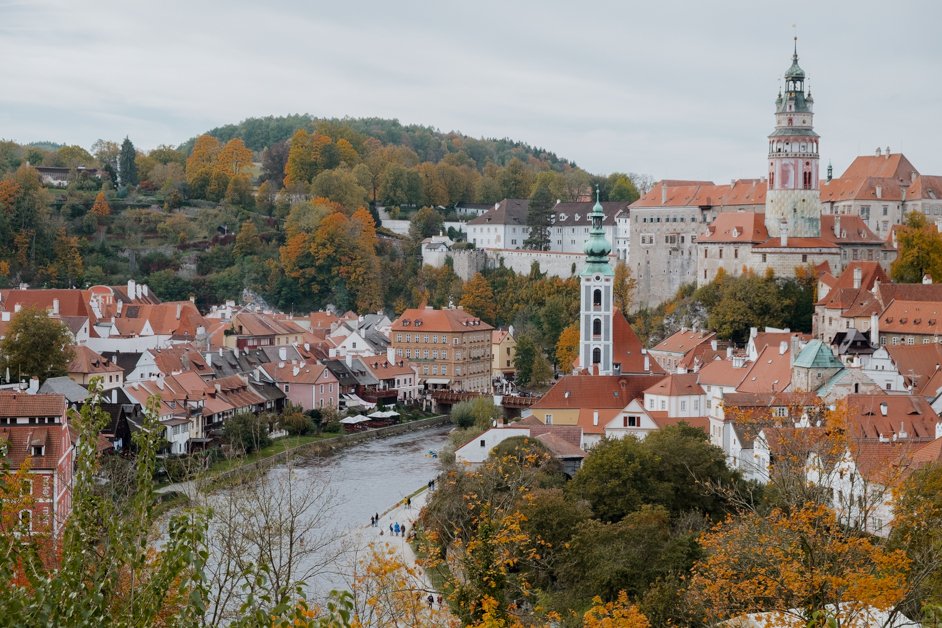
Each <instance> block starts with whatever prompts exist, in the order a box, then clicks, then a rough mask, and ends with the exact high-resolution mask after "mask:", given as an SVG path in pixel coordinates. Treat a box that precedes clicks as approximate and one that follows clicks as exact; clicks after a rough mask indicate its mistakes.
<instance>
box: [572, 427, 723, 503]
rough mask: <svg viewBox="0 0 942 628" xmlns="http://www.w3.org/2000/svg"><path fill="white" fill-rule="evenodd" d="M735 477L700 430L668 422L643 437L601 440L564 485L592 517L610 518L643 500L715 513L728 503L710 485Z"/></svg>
mask: <svg viewBox="0 0 942 628" xmlns="http://www.w3.org/2000/svg"><path fill="white" fill-rule="evenodd" d="M740 481H741V480H740V478H739V476H738V475H737V474H736V473H734V472H732V471H730V470H729V468H728V467H727V466H726V461H725V457H724V455H723V451H722V450H721V449H719V448H718V447H714V446H713V445H711V444H710V443H709V442H708V439H707V437H706V434H704V433H703V430H700V429H697V428H693V427H689V426H687V425H672V426H668V427H666V428H664V429H661V430H657V431H655V432H652V433H651V434H649V435H648V436H647V437H645V439H644V440H643V441H639V440H637V439H635V438H632V437H627V438H623V439H620V440H604V441H602V442H601V443H600V444H599V445H597V446H596V447H595V449H593V450H592V455H591V456H589V457H588V458H586V460H585V462H584V463H583V465H582V467H581V468H580V469H579V471H578V472H577V473H576V475H575V477H574V478H573V481H572V482H571V483H570V485H569V487H568V488H569V489H570V492H571V494H572V495H573V496H579V497H582V498H584V499H587V500H589V503H590V504H592V511H593V512H594V513H595V515H596V517H598V518H599V519H601V520H602V521H609V522H615V521H620V520H621V519H622V518H624V517H625V516H626V515H627V514H628V513H631V512H634V511H636V510H638V509H639V508H641V506H643V505H645V504H651V505H659V506H664V507H665V508H667V509H668V511H669V512H670V513H671V515H676V514H679V513H681V512H683V511H685V510H695V511H697V512H701V513H704V514H706V515H709V516H714V517H716V516H720V515H722V514H723V513H725V512H726V509H727V506H728V505H727V502H726V500H725V497H724V496H723V494H722V492H720V491H717V490H716V488H717V487H718V486H727V487H731V488H732V487H736V486H738V483H739V482H740Z"/></svg>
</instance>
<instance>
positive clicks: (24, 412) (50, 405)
mask: <svg viewBox="0 0 942 628" xmlns="http://www.w3.org/2000/svg"><path fill="white" fill-rule="evenodd" d="M64 414H65V397H64V396H63V395H58V394H38V395H29V394H25V393H21V392H0V417H8V418H16V417H62V416H64Z"/></svg>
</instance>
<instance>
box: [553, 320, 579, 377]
mask: <svg viewBox="0 0 942 628" xmlns="http://www.w3.org/2000/svg"><path fill="white" fill-rule="evenodd" d="M578 357H579V324H578V323H572V324H571V325H569V326H567V327H566V328H565V329H563V331H562V333H561V334H559V342H557V343H556V361H557V362H558V363H559V370H560V371H562V372H563V373H568V372H570V371H572V367H573V364H575V362H576V358H578Z"/></svg>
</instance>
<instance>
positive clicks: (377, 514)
mask: <svg viewBox="0 0 942 628" xmlns="http://www.w3.org/2000/svg"><path fill="white" fill-rule="evenodd" d="M373 518H374V519H376V523H379V513H376V514H375V515H373Z"/></svg>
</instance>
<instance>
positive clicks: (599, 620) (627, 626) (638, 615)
mask: <svg viewBox="0 0 942 628" xmlns="http://www.w3.org/2000/svg"><path fill="white" fill-rule="evenodd" d="M592 602H593V604H594V606H592V608H590V609H589V610H588V611H586V614H585V615H583V617H582V621H583V623H582V625H583V626H584V628H649V627H650V625H651V624H650V623H649V622H648V619H647V617H645V616H644V614H643V613H642V612H641V611H639V610H638V607H637V606H635V605H634V604H631V603H630V602H629V601H628V594H627V593H625V592H624V591H619V592H618V599H617V600H616V601H614V602H608V603H607V604H603V603H602V598H600V597H598V596H596V597H595V598H594V599H593V600H592Z"/></svg>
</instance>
